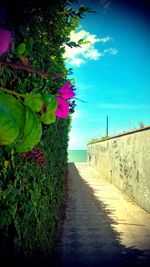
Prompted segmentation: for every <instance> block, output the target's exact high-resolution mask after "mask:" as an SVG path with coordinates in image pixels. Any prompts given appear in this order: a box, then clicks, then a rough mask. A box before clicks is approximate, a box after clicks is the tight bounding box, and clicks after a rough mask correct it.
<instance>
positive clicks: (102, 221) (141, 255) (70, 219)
mask: <svg viewBox="0 0 150 267" xmlns="http://www.w3.org/2000/svg"><path fill="white" fill-rule="evenodd" d="M66 193H67V196H66V203H65V206H66V209H65V219H64V222H63V224H62V231H61V236H60V241H59V246H58V249H57V265H59V266H72V267H73V266H77V267H79V266H84V267H85V266H88V267H89V266H104V267H105V266H119V267H123V266H150V214H148V213H147V212H146V211H144V210H143V209H142V208H140V207H139V206H137V205H136V204H135V203H134V202H133V201H131V199H129V198H128V197H127V196H125V195H123V194H122V193H121V191H120V190H119V189H117V188H116V187H114V186H113V185H112V184H110V183H108V182H107V181H105V180H102V179H100V177H99V173H98V172H97V171H96V170H95V169H93V168H92V167H89V166H88V165H87V163H76V164H74V163H69V164H68V178H67V187H66Z"/></svg>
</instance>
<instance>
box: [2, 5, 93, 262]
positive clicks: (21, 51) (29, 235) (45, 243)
mask: <svg viewBox="0 0 150 267" xmlns="http://www.w3.org/2000/svg"><path fill="white" fill-rule="evenodd" d="M2 2H3V1H1V4H2V5H1V6H0V256H3V255H6V256H9V257H10V256H11V255H12V254H13V255H14V254H15V255H18V254H19V255H20V254H23V255H34V254H36V256H37V252H38V254H43V253H48V254H49V253H50V251H51V250H52V248H53V246H54V244H55V240H56V239H57V231H58V221H59V218H60V208H61V203H62V199H63V184H64V176H65V173H66V166H67V144H68V133H69V130H70V120H71V119H70V116H69V114H70V113H71V112H73V111H74V106H75V102H74V101H75V100H74V99H73V100H72V98H73V97H75V85H74V84H73V83H71V81H70V80H69V79H68V74H69V73H70V71H71V70H68V69H67V68H66V66H65V59H64V57H63V54H64V51H65V45H69V46H70V47H74V46H79V45H81V44H82V42H83V40H80V42H79V43H75V42H72V41H71V40H70V37H69V36H70V32H71V31H72V30H75V29H76V27H77V25H78V22H79V19H80V18H82V17H83V15H84V13H85V12H90V9H88V8H86V7H84V6H82V5H79V6H78V7H76V8H75V9H74V8H73V6H72V5H71V4H72V3H73V4H77V1H73V0H72V1H71V0H69V1H65V0H55V1H40V0H39V1H34V0H33V1H27V0H24V1H20V0H15V1H13V3H9V2H8V1H7V0H5V1H4V2H3V3H2Z"/></svg>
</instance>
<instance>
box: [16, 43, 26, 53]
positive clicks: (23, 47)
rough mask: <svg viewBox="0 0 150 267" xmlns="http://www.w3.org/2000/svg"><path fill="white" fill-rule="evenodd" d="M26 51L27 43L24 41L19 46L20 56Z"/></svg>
mask: <svg viewBox="0 0 150 267" xmlns="http://www.w3.org/2000/svg"><path fill="white" fill-rule="evenodd" d="M25 51H26V45H25V43H22V44H20V45H19V46H18V47H17V55H18V56H22V55H23V54H24V53H25Z"/></svg>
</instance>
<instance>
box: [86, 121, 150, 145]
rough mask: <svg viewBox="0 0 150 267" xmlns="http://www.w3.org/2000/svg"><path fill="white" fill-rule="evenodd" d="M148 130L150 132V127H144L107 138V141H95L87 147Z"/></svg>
mask: <svg viewBox="0 0 150 267" xmlns="http://www.w3.org/2000/svg"><path fill="white" fill-rule="evenodd" d="M146 130H150V126H146V127H143V128H139V129H136V130H133V131H129V132H126V133H122V134H118V135H114V136H111V137H109V138H107V139H105V140H96V141H93V142H89V143H88V144H87V145H92V144H96V143H100V142H105V141H108V140H111V139H114V138H118V137H122V136H125V135H130V134H134V133H138V132H142V131H146Z"/></svg>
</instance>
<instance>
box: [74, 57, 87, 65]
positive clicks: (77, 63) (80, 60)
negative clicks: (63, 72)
mask: <svg viewBox="0 0 150 267" xmlns="http://www.w3.org/2000/svg"><path fill="white" fill-rule="evenodd" d="M83 63H84V60H83V59H81V58H75V57H73V58H72V59H71V64H72V65H75V66H78V67H79V66H80V65H81V64H83Z"/></svg>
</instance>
